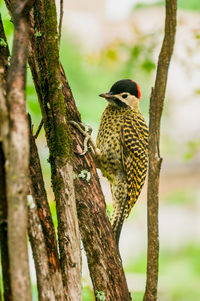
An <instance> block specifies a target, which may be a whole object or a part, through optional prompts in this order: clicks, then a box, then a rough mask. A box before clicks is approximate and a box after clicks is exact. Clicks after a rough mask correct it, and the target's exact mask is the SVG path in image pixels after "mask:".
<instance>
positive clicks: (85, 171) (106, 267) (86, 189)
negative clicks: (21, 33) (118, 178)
mask: <svg viewBox="0 0 200 301" xmlns="http://www.w3.org/2000/svg"><path fill="white" fill-rule="evenodd" d="M60 68H61V73H62V85H63V94H64V96H65V102H66V106H67V112H68V115H69V118H70V119H71V120H75V121H81V120H80V114H79V112H78V110H77V107H76V105H75V101H74V98H73V95H72V93H71V89H70V87H69V84H68V82H67V80H66V77H65V73H64V70H63V68H62V67H60ZM71 131H72V139H73V146H74V150H75V154H74V158H73V167H74V177H75V180H74V183H75V192H76V202H77V211H78V218H79V228H80V231H81V238H82V240H83V245H84V248H85V251H86V255H87V259H88V266H89V270H90V276H91V278H92V282H93V286H94V292H95V296H96V299H97V300H99V298H98V292H101V293H102V294H103V296H105V298H106V300H130V294H129V291H128V287H127V283H126V278H125V275H124V271H123V267H122V262H121V258H120V255H119V252H118V248H117V246H116V243H115V240H114V237H113V233H112V229H111V224H110V222H109V220H108V217H107V214H106V205H105V200H104V196H103V193H102V190H101V186H100V183H99V178H98V175H97V171H96V167H95V163H94V158H93V155H92V153H91V151H89V150H88V152H87V153H86V154H85V155H84V157H83V156H80V155H79V154H77V153H82V152H83V139H84V137H83V136H82V134H81V133H80V132H79V131H78V130H77V129H76V128H73V127H71Z"/></svg>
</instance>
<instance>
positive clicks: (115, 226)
mask: <svg viewBox="0 0 200 301" xmlns="http://www.w3.org/2000/svg"><path fill="white" fill-rule="evenodd" d="M127 209H128V202H127V199H125V201H124V203H123V206H120V208H119V207H118V206H116V207H115V208H114V212H113V215H112V217H111V225H112V230H113V233H114V237H115V241H116V244H117V246H118V245H119V237H120V234H121V230H122V225H123V222H124V220H125V218H126V216H127V214H126V212H127Z"/></svg>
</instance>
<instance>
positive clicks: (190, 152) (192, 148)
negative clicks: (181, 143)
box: [184, 138, 200, 160]
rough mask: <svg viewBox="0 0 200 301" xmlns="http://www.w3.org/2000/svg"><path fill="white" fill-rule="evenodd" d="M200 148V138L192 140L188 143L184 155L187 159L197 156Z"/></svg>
mask: <svg viewBox="0 0 200 301" xmlns="http://www.w3.org/2000/svg"><path fill="white" fill-rule="evenodd" d="M199 149H200V139H199V138H198V139H197V140H196V141H190V142H188V144H187V152H186V153H185V155H184V158H185V160H191V159H193V158H194V157H195V155H196V154H197V153H198V151H199Z"/></svg>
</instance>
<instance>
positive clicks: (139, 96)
mask: <svg viewBox="0 0 200 301" xmlns="http://www.w3.org/2000/svg"><path fill="white" fill-rule="evenodd" d="M132 82H134V83H135V84H136V87H137V91H138V98H139V99H140V98H141V90H140V86H139V85H138V83H136V82H135V81H134V80H132Z"/></svg>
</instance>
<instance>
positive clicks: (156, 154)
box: [143, 0, 177, 301]
mask: <svg viewBox="0 0 200 301" xmlns="http://www.w3.org/2000/svg"><path fill="white" fill-rule="evenodd" d="M176 5H177V3H176V0H166V19H165V36H164V40H163V45H162V48H161V52H160V55H159V59H158V67H157V74H156V81H155V87H154V89H152V93H151V98H150V122H149V174H148V263H147V283H146V291H145V295H144V299H143V300H144V301H155V300H157V282H158V259H159V239H158V204H159V181H160V180H159V179H160V168H161V162H162V159H161V157H160V150H159V141H160V121H161V116H162V110H163V103H164V97H165V89H166V83H167V73H168V69H169V63H170V59H171V56H172V52H173V47H174V41H175V32H176Z"/></svg>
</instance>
